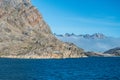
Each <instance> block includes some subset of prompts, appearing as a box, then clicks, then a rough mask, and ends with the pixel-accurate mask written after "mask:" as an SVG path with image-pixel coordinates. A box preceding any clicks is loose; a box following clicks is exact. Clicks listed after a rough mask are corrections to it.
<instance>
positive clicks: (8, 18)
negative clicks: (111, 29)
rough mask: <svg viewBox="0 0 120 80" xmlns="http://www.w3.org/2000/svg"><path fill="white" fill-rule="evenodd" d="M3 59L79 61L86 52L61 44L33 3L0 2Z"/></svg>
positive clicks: (19, 0) (0, 52)
mask: <svg viewBox="0 0 120 80" xmlns="http://www.w3.org/2000/svg"><path fill="white" fill-rule="evenodd" d="M0 57H7V58H79V57H86V55H85V53H84V50H83V49H81V48H78V47H76V46H75V45H74V44H71V43H64V42H61V41H59V40H58V39H57V38H56V37H55V36H54V35H53V34H52V32H51V30H50V27H49V26H48V25H47V23H46V22H45V21H44V20H43V18H42V16H41V14H40V13H39V11H38V10H37V9H36V8H35V7H34V6H33V5H32V4H31V2H30V0H0Z"/></svg>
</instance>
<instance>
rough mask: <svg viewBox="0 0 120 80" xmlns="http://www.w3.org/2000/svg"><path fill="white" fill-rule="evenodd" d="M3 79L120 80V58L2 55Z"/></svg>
mask: <svg viewBox="0 0 120 80" xmlns="http://www.w3.org/2000/svg"><path fill="white" fill-rule="evenodd" d="M0 80H120V58H119V57H114V58H80V59H63V60H62V59H60V60H55V59H53V60H52V59H51V60H47V59H37V60H33V59H0Z"/></svg>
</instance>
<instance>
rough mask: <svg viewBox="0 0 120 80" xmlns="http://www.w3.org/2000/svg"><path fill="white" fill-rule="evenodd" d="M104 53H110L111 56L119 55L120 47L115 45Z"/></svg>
mask: <svg viewBox="0 0 120 80" xmlns="http://www.w3.org/2000/svg"><path fill="white" fill-rule="evenodd" d="M104 54H111V55H113V56H120V47H116V48H113V49H110V50H108V51H105V52H104Z"/></svg>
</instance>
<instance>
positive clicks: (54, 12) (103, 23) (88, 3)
mask: <svg viewBox="0 0 120 80" xmlns="http://www.w3.org/2000/svg"><path fill="white" fill-rule="evenodd" d="M31 2H32V4H33V5H34V6H35V7H36V8H37V9H38V10H39V12H40V14H42V16H43V18H44V20H45V21H46V22H47V24H48V25H49V26H50V28H51V30H52V32H53V33H56V34H64V33H75V34H93V33H103V34H105V35H107V36H113V37H120V0H31Z"/></svg>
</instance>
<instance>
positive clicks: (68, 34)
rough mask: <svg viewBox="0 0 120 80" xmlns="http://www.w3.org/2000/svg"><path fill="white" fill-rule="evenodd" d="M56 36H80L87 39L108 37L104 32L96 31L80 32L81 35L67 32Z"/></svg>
mask: <svg viewBox="0 0 120 80" xmlns="http://www.w3.org/2000/svg"><path fill="white" fill-rule="evenodd" d="M54 35H55V36H58V37H79V38H85V39H104V38H106V36H105V35H104V34H102V33H95V34H92V35H90V34H80V35H76V34H74V33H71V34H70V33H65V34H64V35H63V34H59V35H58V34H55V33H54Z"/></svg>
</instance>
